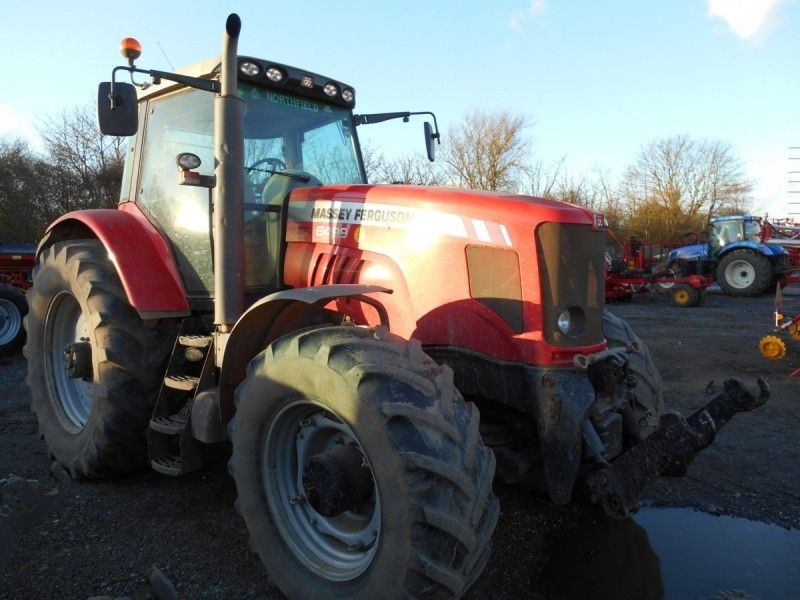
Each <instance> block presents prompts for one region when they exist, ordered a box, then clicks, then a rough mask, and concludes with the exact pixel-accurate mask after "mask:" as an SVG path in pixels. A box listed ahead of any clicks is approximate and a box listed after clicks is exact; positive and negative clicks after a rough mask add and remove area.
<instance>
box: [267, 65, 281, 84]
mask: <svg viewBox="0 0 800 600" xmlns="http://www.w3.org/2000/svg"><path fill="white" fill-rule="evenodd" d="M266 74H267V79H269V80H270V81H274V82H275V83H277V82H279V81H283V71H281V70H280V69H279V68H277V67H270V68H269V69H267V73H266Z"/></svg>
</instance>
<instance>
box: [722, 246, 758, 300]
mask: <svg viewBox="0 0 800 600" xmlns="http://www.w3.org/2000/svg"><path fill="white" fill-rule="evenodd" d="M717 283H719V287H721V288H722V291H723V292H725V293H726V294H728V295H729V296H758V295H759V294H763V293H764V292H765V291H766V290H767V288H769V286H770V284H771V283H772V265H771V264H770V262H769V259H768V258H767V257H766V256H764V255H763V254H759V253H757V252H753V251H752V250H747V249H745V248H739V249H736V250H731V251H730V252H729V253H728V254H726V255H725V256H723V257H722V259H721V260H720V261H719V264H718V265H717Z"/></svg>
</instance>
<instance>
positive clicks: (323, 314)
mask: <svg viewBox="0 0 800 600" xmlns="http://www.w3.org/2000/svg"><path fill="white" fill-rule="evenodd" d="M374 292H384V293H387V294H391V293H392V290H390V289H388V288H385V287H381V286H377V285H356V284H335V285H325V286H315V287H307V288H297V289H292V290H285V291H282V292H276V293H274V294H270V295H269V296H265V297H264V298H262V299H261V300H259V301H258V302H256V303H255V304H253V305H252V306H251V307H250V308H248V309H247V311H245V313H244V314H243V315H242V316H241V317H240V318H239V320H238V321H237V322H236V325H234V327H233V329H232V330H231V333H230V335H229V336H228V340H227V342H226V343H225V350H224V354H223V359H222V365H221V368H220V375H219V396H220V401H219V407H220V417H221V418H222V421H223V422H225V421H228V420H229V419H230V418H231V417H232V416H233V413H234V412H235V411H236V407H235V405H234V402H233V393H234V391H235V390H236V387H237V386H238V385H239V384H240V383H241V382H242V381H243V380H244V378H245V375H246V373H247V365H248V364H249V363H250V361H251V360H252V359H253V357H255V356H256V355H257V354H258V353H259V352H261V351H262V350H264V349H265V348H266V347H267V346H269V344H271V343H272V342H273V341H275V340H276V339H278V338H279V337H281V336H283V335H286V334H287V333H291V332H292V331H297V330H298V329H302V328H303V327H308V326H311V325H316V324H320V325H321V324H325V323H330V324H336V323H341V322H342V321H343V320H344V315H343V314H342V313H340V312H337V311H336V310H331V309H326V308H325V306H326V305H327V304H329V303H330V302H331V301H333V300H336V299H345V298H349V299H355V300H359V301H361V302H365V303H367V304H369V305H371V306H372V307H373V308H375V309H376V310H377V312H378V314H379V316H380V319H381V323H382V324H383V325H386V326H387V327H388V326H389V319H388V315H387V313H386V310H385V309H384V307H383V305H381V304H380V303H379V302H378V301H377V300H375V299H374V298H371V297H369V296H365V294H371V293H374Z"/></svg>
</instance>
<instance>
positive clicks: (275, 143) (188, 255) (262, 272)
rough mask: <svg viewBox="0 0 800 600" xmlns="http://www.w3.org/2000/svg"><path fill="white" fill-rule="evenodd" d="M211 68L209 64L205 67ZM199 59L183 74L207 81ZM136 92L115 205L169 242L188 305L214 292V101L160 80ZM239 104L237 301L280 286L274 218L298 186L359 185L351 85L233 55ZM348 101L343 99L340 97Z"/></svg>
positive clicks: (278, 227) (361, 176)
mask: <svg viewBox="0 0 800 600" xmlns="http://www.w3.org/2000/svg"><path fill="white" fill-rule="evenodd" d="M213 62H216V61H213ZM213 62H211V63H209V62H206V63H200V64H199V65H197V66H196V67H194V68H189V69H187V70H186V71H184V73H185V74H187V75H190V76H193V77H200V78H204V77H209V76H213V74H214V71H213V69H214V68H216V65H214V67H213V68H212V70H211V72H208V65H209V64H213ZM167 83H168V85H164V84H161V85H156V86H153V87H152V88H150V89H146V90H144V91H143V92H140V94H139V98H138V101H139V115H140V118H139V126H138V131H137V134H136V136H135V137H132V138H131V142H130V152H129V153H128V157H127V162H126V167H125V176H124V182H123V191H122V198H121V200H122V201H131V202H134V203H135V204H136V205H137V207H138V208H139V209H141V211H142V212H143V213H144V214H145V215H146V216H147V217H148V218H149V219H150V220H151V221H152V222H154V223H156V224H157V225H158V226H159V227H160V228H161V229H162V230H163V231H164V233H166V235H167V237H168V238H169V239H170V240H171V242H172V245H173V248H174V251H175V256H176V258H177V262H178V267H179V270H180V273H181V276H182V279H183V284H184V287H185V289H186V292H187V295H188V297H189V299H190V301H194V302H195V304H196V303H197V302H201V301H202V300H203V299H209V298H211V297H212V296H213V292H214V275H213V268H212V251H211V248H212V240H211V236H210V235H209V231H210V230H211V221H210V218H209V217H210V212H209V211H210V206H211V204H212V202H213V194H214V189H215V187H216V184H217V181H216V179H215V177H214V168H215V160H214V141H213V140H214V96H213V95H212V94H209V93H207V92H206V91H205V90H200V89H193V88H187V87H185V86H179V85H175V84H171V83H169V82H167ZM237 92H238V95H239V97H240V98H242V99H243V100H244V114H245V116H244V132H243V133H244V161H243V162H244V186H243V196H244V202H243V205H242V209H243V213H244V235H243V246H244V267H245V278H244V279H245V296H246V297H250V298H256V297H260V296H263V295H264V294H265V293H269V292H271V291H275V290H277V289H278V288H279V287H280V269H279V264H280V254H281V237H282V231H281V212H282V206H283V203H284V201H285V200H286V199H287V197H288V194H289V192H291V190H293V189H295V188H297V187H303V186H318V185H323V184H325V185H333V184H351V183H363V182H364V181H365V175H364V169H363V165H362V161H361V157H360V152H359V150H358V144H357V141H356V134H355V125H354V120H353V115H352V112H351V110H350V109H351V107H352V105H353V101H354V91H353V89H352V88H350V87H348V86H346V85H343V84H341V83H339V82H334V81H332V80H330V79H329V78H325V77H322V76H319V75H315V74H310V73H305V72H304V73H300V72H299V71H297V70H294V69H292V68H291V67H286V66H283V65H276V64H274V63H266V62H263V61H256V60H254V59H250V58H245V57H240V58H239V81H238V85H237ZM348 100H349V101H348Z"/></svg>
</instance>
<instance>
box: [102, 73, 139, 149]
mask: <svg viewBox="0 0 800 600" xmlns="http://www.w3.org/2000/svg"><path fill="white" fill-rule="evenodd" d="M97 123H98V124H99V125H100V131H101V133H103V134H104V135H118V136H129V135H133V134H135V133H136V130H137V129H138V127H139V113H138V107H137V104H136V88H135V87H134V86H133V85H131V84H130V83H114V96H113V97H112V96H111V82H110V81H104V82H103V83H101V84H100V85H99V86H97Z"/></svg>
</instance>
